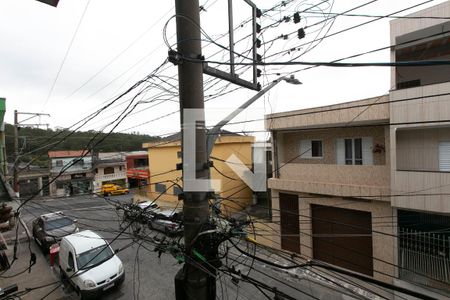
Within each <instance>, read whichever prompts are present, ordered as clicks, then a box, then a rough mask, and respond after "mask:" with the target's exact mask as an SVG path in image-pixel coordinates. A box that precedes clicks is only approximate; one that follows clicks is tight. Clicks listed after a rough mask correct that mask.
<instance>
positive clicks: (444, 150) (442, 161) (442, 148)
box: [439, 142, 450, 171]
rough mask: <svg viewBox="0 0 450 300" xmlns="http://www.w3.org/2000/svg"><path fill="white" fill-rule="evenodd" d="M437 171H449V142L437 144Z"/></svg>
mask: <svg viewBox="0 0 450 300" xmlns="http://www.w3.org/2000/svg"><path fill="white" fill-rule="evenodd" d="M439 171H450V142H439Z"/></svg>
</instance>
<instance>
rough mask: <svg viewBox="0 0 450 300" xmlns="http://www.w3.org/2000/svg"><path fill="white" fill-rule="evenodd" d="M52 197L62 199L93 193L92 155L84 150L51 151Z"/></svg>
mask: <svg viewBox="0 0 450 300" xmlns="http://www.w3.org/2000/svg"><path fill="white" fill-rule="evenodd" d="M48 157H49V170H50V181H52V180H54V179H55V180H54V181H53V182H52V183H51V184H50V196H54V197H62V196H69V195H78V194H85V193H89V192H91V191H92V189H93V186H92V181H93V179H94V168H93V163H92V162H93V160H92V154H91V153H89V152H86V151H84V150H75V151H74V150H68V151H49V152H48Z"/></svg>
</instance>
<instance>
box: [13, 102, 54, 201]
mask: <svg viewBox="0 0 450 300" xmlns="http://www.w3.org/2000/svg"><path fill="white" fill-rule="evenodd" d="M19 115H29V116H30V117H28V118H26V119H24V120H22V121H21V122H19ZM41 116H47V117H50V115H49V114H42V113H28V112H18V111H17V110H14V170H13V188H14V192H16V194H18V193H19V172H18V163H19V126H36V127H38V128H39V127H40V126H46V127H47V129H48V125H49V124H42V123H41V122H40V117H41ZM35 117H38V118H39V123H35V124H24V123H22V122H25V121H28V120H31V119H33V118H35Z"/></svg>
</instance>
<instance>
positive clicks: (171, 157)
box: [143, 134, 254, 215]
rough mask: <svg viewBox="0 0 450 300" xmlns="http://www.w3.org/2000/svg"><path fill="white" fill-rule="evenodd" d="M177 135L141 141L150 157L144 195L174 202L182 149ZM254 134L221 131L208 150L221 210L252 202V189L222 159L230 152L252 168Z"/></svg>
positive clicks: (179, 189) (229, 212)
mask: <svg viewBox="0 0 450 300" xmlns="http://www.w3.org/2000/svg"><path fill="white" fill-rule="evenodd" d="M179 138H180V135H179V134H175V135H173V136H169V137H167V141H165V142H156V143H145V144H144V145H143V147H144V148H146V149H147V150H148V159H149V161H150V178H149V190H148V198H150V199H155V198H156V197H158V199H160V200H163V201H166V202H172V203H174V204H176V203H178V195H179V194H181V193H182V192H183V188H182V187H183V182H182V181H181V176H182V174H181V170H177V164H179V163H181V158H182V152H181V142H180V139H179ZM253 143H254V137H252V136H242V135H238V134H223V135H222V134H221V135H219V137H218V138H217V140H216V142H215V144H214V147H213V149H212V153H211V160H212V162H213V164H214V167H212V168H211V169H210V171H211V179H213V180H219V182H220V187H217V189H216V190H215V192H216V193H217V194H218V195H220V197H221V198H223V199H221V200H220V199H219V203H220V207H221V211H222V212H223V213H224V214H227V215H232V214H233V213H235V212H238V211H241V210H243V209H245V208H247V207H249V206H250V205H251V204H252V201H253V192H252V190H251V189H250V188H249V187H248V186H247V184H246V183H245V182H244V181H243V180H242V179H241V178H240V177H239V176H238V175H237V174H236V173H234V171H233V170H232V169H231V168H230V167H229V166H228V165H227V163H225V160H227V159H228V158H229V157H230V156H231V155H232V154H234V155H235V156H236V157H237V158H238V159H239V160H240V161H241V162H242V163H243V164H245V166H246V167H247V168H249V169H250V168H252V159H253V154H252V153H253ZM227 198H232V199H227Z"/></svg>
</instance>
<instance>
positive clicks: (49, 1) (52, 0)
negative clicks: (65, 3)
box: [37, 0, 59, 7]
mask: <svg viewBox="0 0 450 300" xmlns="http://www.w3.org/2000/svg"><path fill="white" fill-rule="evenodd" d="M37 1H39V2H42V3H45V4H48V5H51V6H53V7H56V6H57V5H58V2H59V0H37Z"/></svg>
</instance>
